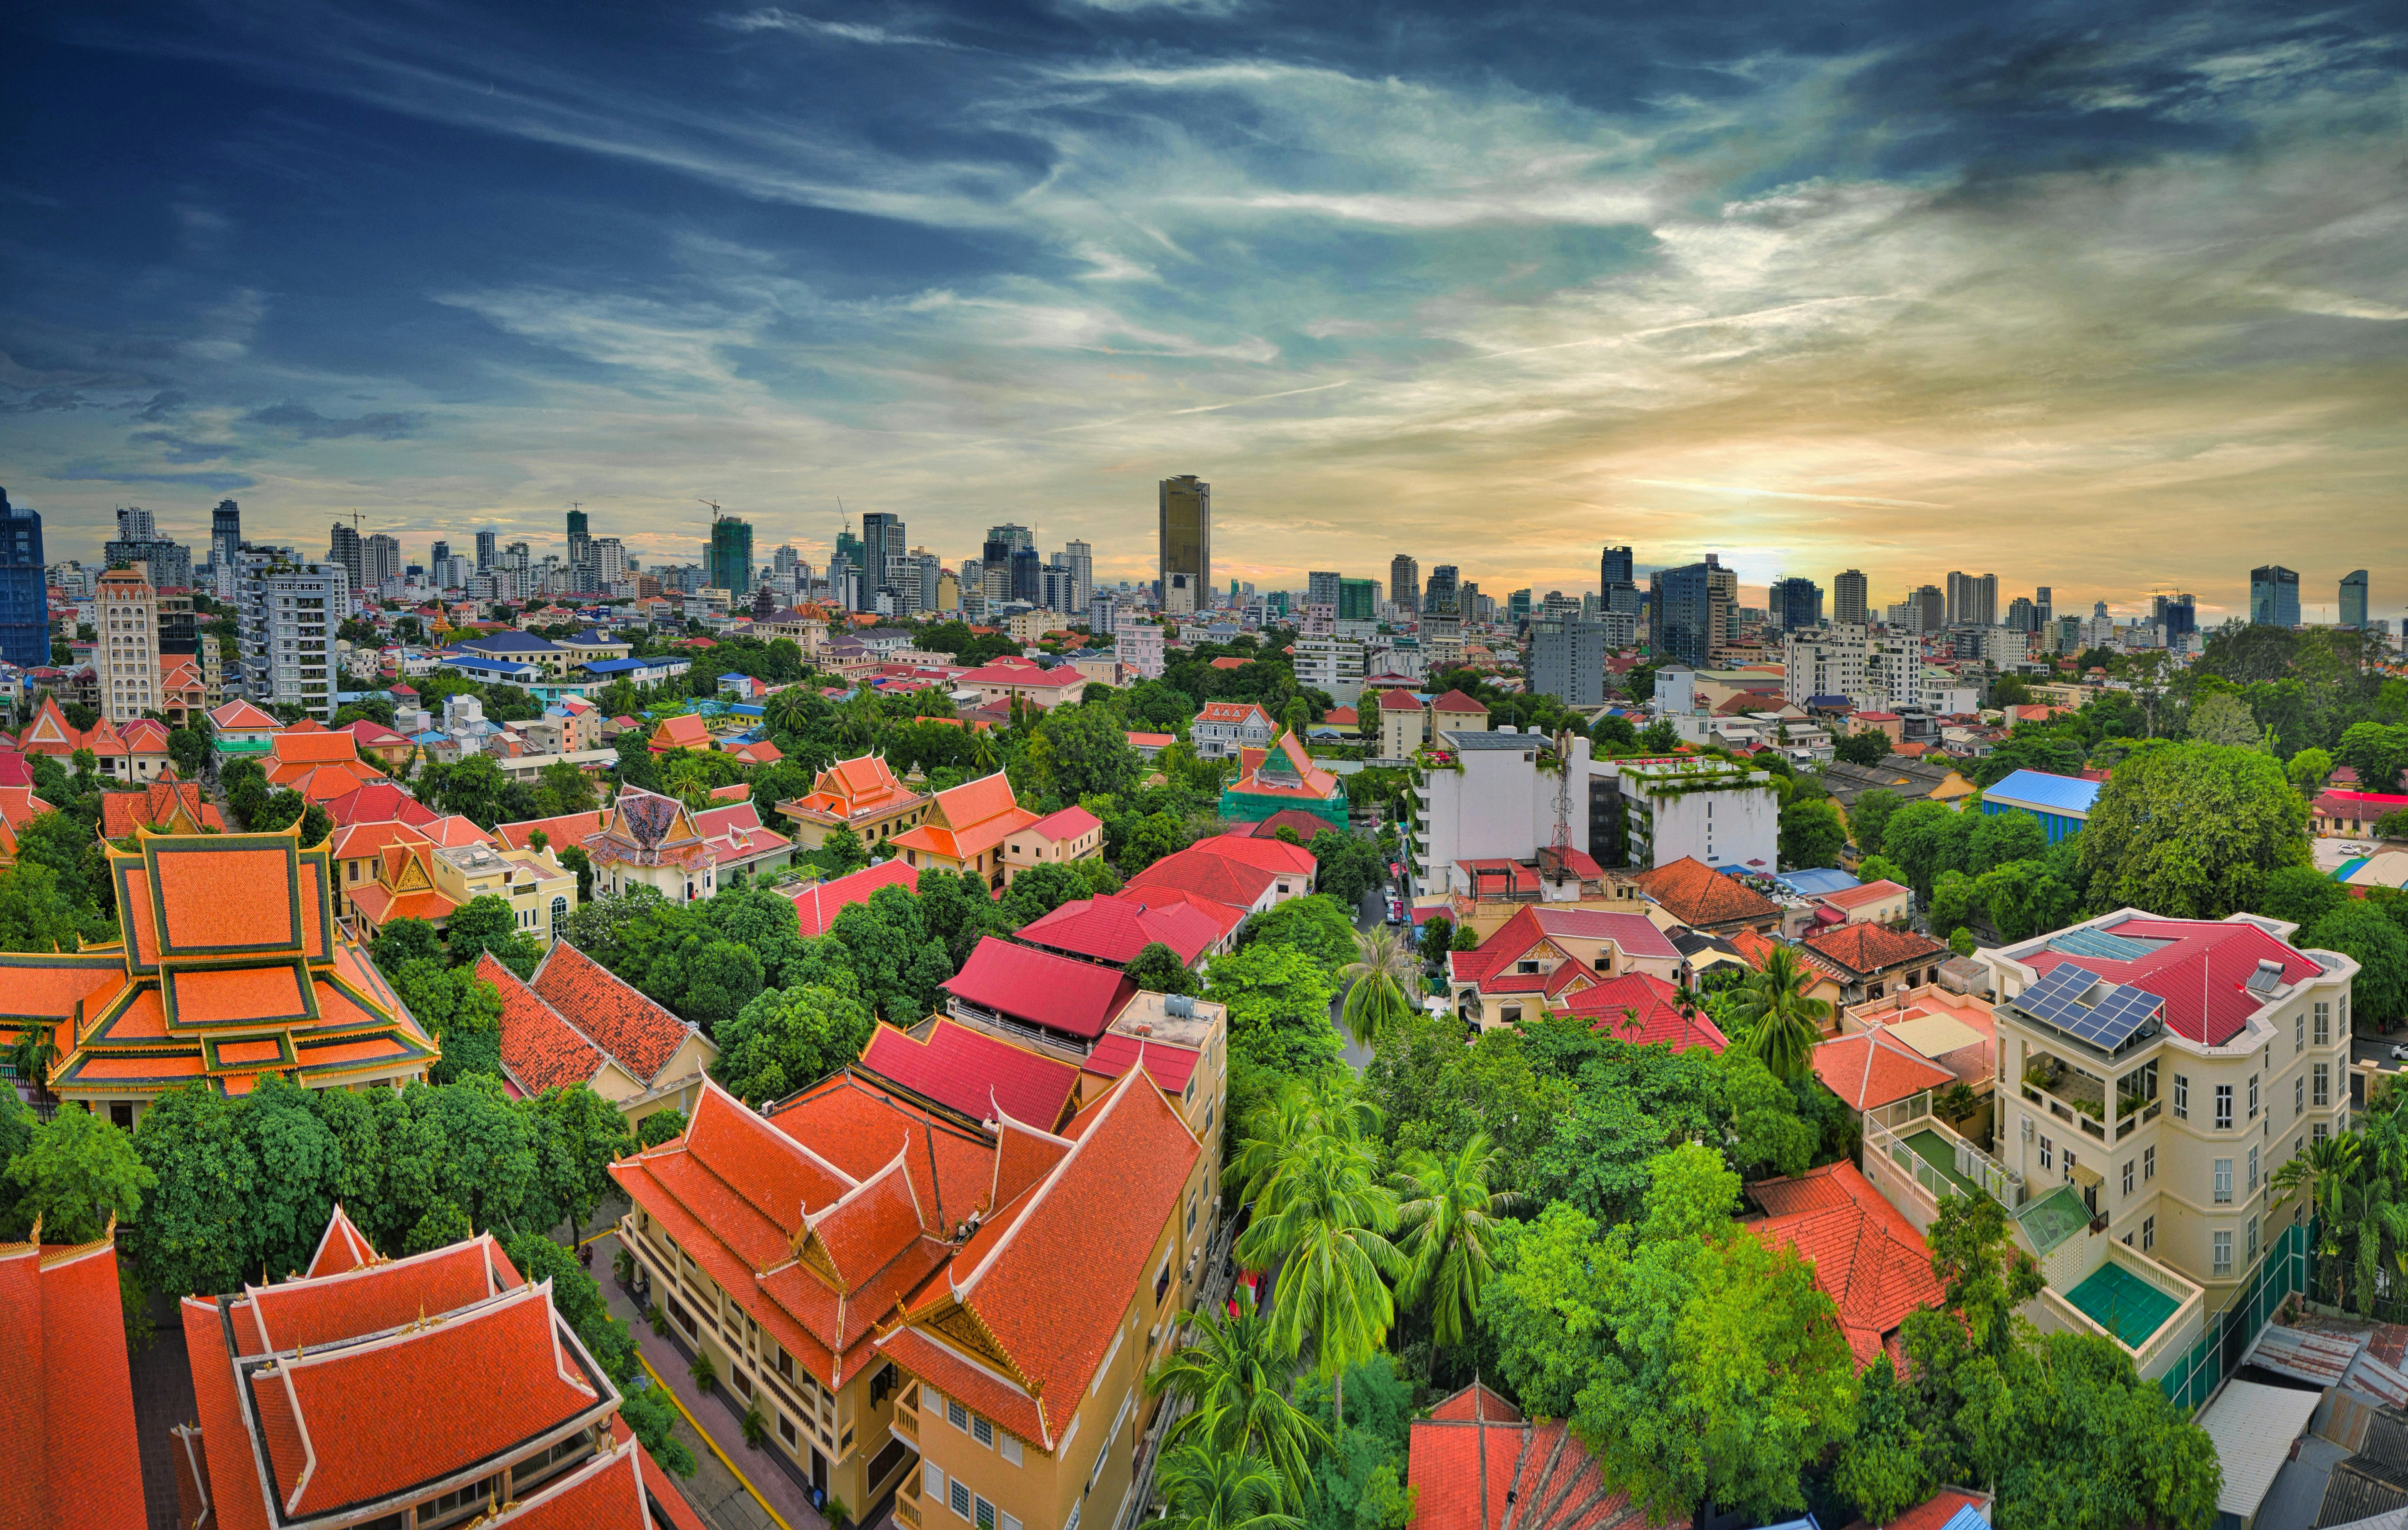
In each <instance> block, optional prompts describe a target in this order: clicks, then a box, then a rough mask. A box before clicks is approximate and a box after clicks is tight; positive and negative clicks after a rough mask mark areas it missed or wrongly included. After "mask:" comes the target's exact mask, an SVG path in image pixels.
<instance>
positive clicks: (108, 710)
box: [93, 568, 164, 722]
mask: <svg viewBox="0 0 2408 1530" xmlns="http://www.w3.org/2000/svg"><path fill="white" fill-rule="evenodd" d="M96 594H97V597H98V599H97V604H96V605H95V607H94V611H93V616H94V622H93V630H94V632H95V633H96V634H97V635H98V637H99V641H98V643H97V644H96V645H95V647H94V651H93V670H94V672H95V678H96V679H98V680H99V681H100V715H101V716H103V717H105V718H107V719H108V720H109V721H110V722H133V721H134V720H135V719H136V718H137V717H140V716H141V715H142V714H143V713H144V712H148V711H152V710H156V709H157V708H159V707H160V705H161V703H162V701H163V699H164V698H163V696H162V694H161V692H160V689H159V592H158V590H157V589H156V588H154V587H153V586H152V585H151V583H150V580H149V579H145V578H143V577H142V575H141V573H140V572H138V571H137V570H136V569H132V568H112V569H110V570H109V571H108V573H106V574H103V575H102V576H101V577H100V582H99V585H98V586H97V589H96Z"/></svg>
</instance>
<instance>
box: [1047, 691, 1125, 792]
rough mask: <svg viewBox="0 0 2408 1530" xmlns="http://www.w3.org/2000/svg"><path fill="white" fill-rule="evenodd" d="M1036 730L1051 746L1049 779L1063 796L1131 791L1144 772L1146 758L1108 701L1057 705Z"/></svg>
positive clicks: (1054, 788) (1055, 789)
mask: <svg viewBox="0 0 2408 1530" xmlns="http://www.w3.org/2000/svg"><path fill="white" fill-rule="evenodd" d="M1039 733H1040V734H1041V736H1043V737H1044V739H1045V740H1046V742H1047V743H1048V744H1050V745H1051V746H1052V751H1053V765H1052V778H1053V779H1052V780H1051V781H1050V782H1049V783H1048V784H1049V785H1050V786H1051V787H1052V788H1053V790H1054V792H1055V793H1057V794H1059V795H1060V796H1061V797H1062V798H1063V799H1064V800H1066V801H1070V802H1076V801H1078V800H1079V799H1080V798H1081V797H1084V796H1089V795H1092V794H1097V793H1102V794H1109V795H1113V796H1118V795H1120V794H1124V793H1128V792H1133V791H1135V790H1136V789H1137V784H1138V782H1139V780H1140V779H1142V778H1143V777H1144V775H1145V762H1144V760H1143V759H1141V758H1140V756H1139V754H1138V751H1136V749H1135V748H1133V747H1132V746H1131V745H1130V743H1129V741H1128V729H1127V726H1126V724H1125V723H1124V722H1122V721H1121V719H1120V715H1119V714H1118V713H1117V712H1115V711H1114V710H1112V708H1111V707H1110V706H1108V705H1105V704H1103V703H1100V702H1098V703H1097V704H1095V705H1093V706H1088V705H1080V706H1075V707H1056V708H1054V709H1053V710H1052V711H1050V712H1047V713H1046V714H1045V718H1044V721H1043V722H1040V723H1039Z"/></svg>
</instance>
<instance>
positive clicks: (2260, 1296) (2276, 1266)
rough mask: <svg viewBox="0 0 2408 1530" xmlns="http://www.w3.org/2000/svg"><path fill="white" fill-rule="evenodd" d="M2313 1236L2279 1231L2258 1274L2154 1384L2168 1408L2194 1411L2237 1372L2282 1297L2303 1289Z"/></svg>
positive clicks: (2292, 1229) (2308, 1226) (2301, 1227)
mask: <svg viewBox="0 0 2408 1530" xmlns="http://www.w3.org/2000/svg"><path fill="white" fill-rule="evenodd" d="M2314 1247H2315V1223H2294V1224H2293V1225H2291V1226H2288V1227H2286V1228H2284V1229H2283V1231H2282V1234H2281V1236H2279V1237H2276V1238H2275V1239H2274V1241H2273V1243H2272V1245H2271V1246H2270V1247H2269V1248H2268V1249H2267V1251H2266V1258H2265V1260H2264V1261H2263V1262H2262V1263H2260V1264H2259V1265H2258V1266H2257V1274H2255V1275H2253V1276H2251V1277H2250V1278H2249V1283H2248V1285H2246V1286H2244V1287H2243V1289H2242V1293H2241V1294H2240V1296H2239V1297H2237V1298H2236V1299H2235V1300H2234V1301H2233V1303H2232V1304H2231V1305H2230V1306H2229V1307H2227V1308H2225V1309H2224V1310H2223V1311H2221V1312H2219V1313H2217V1314H2215V1315H2214V1317H2211V1318H2209V1319H2208V1320H2207V1332H2206V1333H2204V1334H2202V1335H2201V1336H2200V1341H2199V1342H2198V1343H2197V1344H2194V1345H2192V1346H2191V1350H2190V1353H2188V1354H2186V1355H2185V1356H2183V1357H2182V1358H2181V1359H2180V1360H2177V1361H2175V1362H2174V1365H2173V1368H2172V1369H2171V1370H2169V1371H2167V1372H2166V1374H2165V1376H2164V1377H2163V1378H2162V1379H2161V1380H2159V1382H2158V1384H2159V1385H2160V1386H2162V1387H2164V1388H2165V1389H2166V1395H2167V1396H2169V1397H2171V1398H2172V1399H2173V1400H2174V1406H2176V1407H2177V1408H2197V1407H2199V1405H2200V1404H2201V1403H2203V1402H2205V1401H2207V1397H2208V1394H2210V1393H2212V1392H2214V1390H2215V1388H2216V1383H2218V1382H2219V1381H2222V1380H2224V1379H2225V1378H2226V1377H2227V1376H2229V1375H2230V1374H2231V1373H2232V1372H2233V1371H2234V1370H2236V1369H2238V1368H2239V1367H2240V1365H2241V1361H2242V1357H2243V1356H2244V1355H2246V1354H2247V1353H2248V1352H2249V1346H2250V1345H2252V1344H2254V1343H2256V1342H2257V1336H2258V1335H2259V1334H2261V1333H2263V1332H2264V1331H2265V1328H2266V1325H2267V1324H2268V1323H2272V1322H2273V1321H2274V1311H2275V1309H2276V1308H2279V1307H2281V1306H2282V1305H2283V1300H2284V1298H2285V1297H2286V1296H2289V1295H2291V1294H2294V1293H2299V1292H2304V1291H2306V1290H2307V1289H2308V1277H2309V1272H2310V1268H2311V1266H2312V1265H2313V1263H2314V1261H2313V1259H2312V1258H2311V1256H2310V1253H2309V1251H2310V1250H2311V1249H2313V1248H2314Z"/></svg>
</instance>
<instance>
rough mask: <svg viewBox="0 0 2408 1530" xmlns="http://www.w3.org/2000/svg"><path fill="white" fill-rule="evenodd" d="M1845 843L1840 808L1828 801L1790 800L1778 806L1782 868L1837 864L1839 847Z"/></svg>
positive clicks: (1846, 834)
mask: <svg viewBox="0 0 2408 1530" xmlns="http://www.w3.org/2000/svg"><path fill="white" fill-rule="evenodd" d="M1847 842H1848V831H1847V829H1846V828H1845V826H1843V825H1842V823H1841V822H1840V810H1839V809H1838V808H1835V807H1833V806H1832V805H1831V804H1830V803H1829V802H1828V801H1824V800H1816V801H1812V802H1793V803H1791V804H1790V805H1789V806H1788V807H1786V808H1782V809H1781V832H1780V846H1781V848H1780V856H1781V865H1782V866H1783V867H1784V868H1785V869H1786V870H1790V871H1796V870H1799V869H1800V868H1803V867H1810V866H1833V865H1839V864H1840V847H1841V846H1842V845H1844V844H1846V843H1847Z"/></svg>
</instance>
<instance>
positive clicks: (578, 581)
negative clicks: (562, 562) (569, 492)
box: [568, 507, 595, 591]
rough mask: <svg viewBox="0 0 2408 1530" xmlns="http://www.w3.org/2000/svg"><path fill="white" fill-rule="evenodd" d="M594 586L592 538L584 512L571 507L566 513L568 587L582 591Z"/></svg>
mask: <svg viewBox="0 0 2408 1530" xmlns="http://www.w3.org/2000/svg"><path fill="white" fill-rule="evenodd" d="M594 585H595V580H594V537H593V535H592V533H591V532H589V531H588V530H587V529H586V524H585V512H584V511H583V510H581V509H578V508H574V507H572V508H570V509H569V512H568V586H569V588H570V589H572V590H580V591H582V590H591V589H593V588H594Z"/></svg>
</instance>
